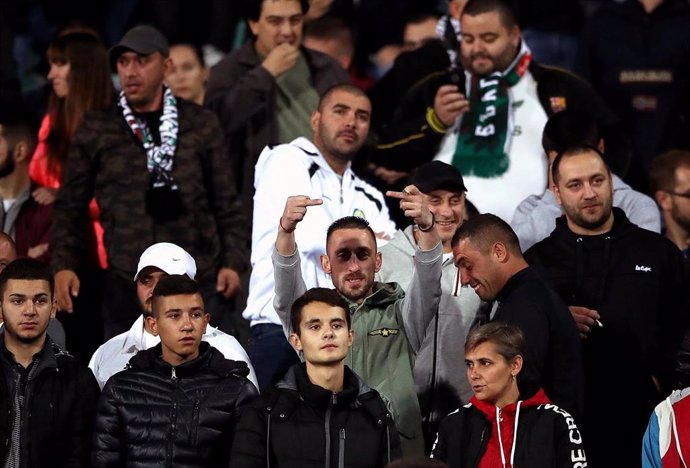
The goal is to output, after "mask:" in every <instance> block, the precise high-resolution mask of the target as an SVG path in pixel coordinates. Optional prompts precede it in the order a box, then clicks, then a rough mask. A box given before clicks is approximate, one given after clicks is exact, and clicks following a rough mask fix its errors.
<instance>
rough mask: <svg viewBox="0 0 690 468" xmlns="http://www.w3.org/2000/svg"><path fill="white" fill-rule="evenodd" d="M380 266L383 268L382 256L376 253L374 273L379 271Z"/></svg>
mask: <svg viewBox="0 0 690 468" xmlns="http://www.w3.org/2000/svg"><path fill="white" fill-rule="evenodd" d="M381 266H383V255H382V254H381V252H376V265H375V267H374V268H375V269H374V271H375V272H377V273H378V272H379V271H380V270H381Z"/></svg>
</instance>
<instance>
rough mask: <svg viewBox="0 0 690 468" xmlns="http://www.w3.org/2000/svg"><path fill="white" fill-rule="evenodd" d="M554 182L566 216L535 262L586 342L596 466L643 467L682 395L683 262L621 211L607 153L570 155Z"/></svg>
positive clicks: (589, 428)
mask: <svg viewBox="0 0 690 468" xmlns="http://www.w3.org/2000/svg"><path fill="white" fill-rule="evenodd" d="M552 176H553V182H554V191H555V194H556V198H557V200H558V203H559V204H560V205H561V207H562V208H563V211H564V212H565V215H564V216H561V217H560V218H558V219H557V220H556V229H554V230H553V232H552V233H551V235H550V236H549V237H547V238H546V239H544V240H542V241H541V242H539V243H537V244H535V245H534V246H533V247H532V248H531V249H529V250H528V251H527V252H526V254H525V258H526V259H527V261H528V262H529V263H530V264H531V265H535V266H536V267H537V268H538V270H540V273H542V274H543V276H544V278H545V279H546V280H547V281H548V282H549V284H551V286H552V287H553V288H554V289H555V290H556V292H557V293H558V295H559V296H560V297H561V298H562V299H563V300H564V301H565V302H566V304H568V306H569V309H570V312H571V314H572V316H573V318H574V319H575V322H576V323H577V325H578V328H579V330H580V335H581V336H582V338H583V341H582V349H583V351H584V353H583V359H584V367H585V382H586V385H585V392H584V397H585V418H584V420H583V426H584V434H585V440H586V450H587V457H588V458H589V461H590V462H591V464H592V466H626V467H633V466H640V450H641V449H642V446H641V441H642V435H643V434H644V431H645V428H646V425H647V421H648V419H649V415H650V414H651V412H652V410H653V409H654V406H655V405H656V404H657V403H658V402H659V401H661V400H662V399H663V397H664V396H666V395H667V394H668V392H669V391H670V390H672V389H673V387H674V386H675V379H674V378H673V368H674V365H675V362H676V359H675V358H676V353H677V350H678V347H679V344H680V341H681V338H682V336H683V332H684V331H685V329H686V326H687V323H688V311H687V306H686V304H685V300H686V296H687V283H686V282H685V280H684V272H683V265H682V259H681V255H680V252H679V251H678V248H677V247H676V246H675V245H673V243H672V242H671V241H669V240H668V239H665V238H664V237H663V236H661V235H660V234H657V233H654V232H651V231H647V230H646V229H642V228H640V227H638V226H636V225H634V224H632V223H631V222H630V221H629V220H628V218H627V217H626V216H625V213H624V212H623V211H622V210H620V209H619V208H612V197H613V195H612V179H611V171H610V170H609V168H608V167H607V165H606V163H605V159H604V156H603V155H602V154H601V153H600V152H599V150H598V149H597V148H594V147H591V146H580V147H577V146H576V147H572V148H569V149H566V150H565V151H562V152H561V153H560V154H559V155H558V156H557V157H556V159H555V160H554V162H553V166H552ZM611 390H615V394H613V395H611V398H607V396H606V395H607V392H609V391H611ZM612 405H615V407H616V408H620V409H621V410H620V411H615V410H614V409H613V408H612ZM613 427H615V428H616V437H610V435H611V432H610V431H611V428H613Z"/></svg>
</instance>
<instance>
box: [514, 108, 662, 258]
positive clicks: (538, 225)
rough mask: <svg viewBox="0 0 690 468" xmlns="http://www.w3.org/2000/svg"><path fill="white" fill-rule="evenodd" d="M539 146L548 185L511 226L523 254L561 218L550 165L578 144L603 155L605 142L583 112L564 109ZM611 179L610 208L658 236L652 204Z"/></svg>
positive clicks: (518, 211) (522, 204) (551, 120)
mask: <svg viewBox="0 0 690 468" xmlns="http://www.w3.org/2000/svg"><path fill="white" fill-rule="evenodd" d="M541 144H542V147H543V148H544V153H545V154H546V157H547V159H548V169H547V171H546V172H547V177H548V180H549V182H548V185H547V187H546V190H544V193H542V194H541V195H530V196H529V197H527V198H525V199H524V200H522V202H520V204H519V205H518V207H517V208H516V209H515V213H514V214H513V220H512V221H511V223H510V225H511V227H512V228H513V229H514V230H515V234H517V236H518V238H519V239H520V248H521V249H522V250H523V251H526V250H527V249H529V248H530V247H532V246H533V245H534V244H536V243H537V242H539V241H540V240H542V239H544V238H546V237H548V235H549V234H551V231H553V230H554V228H555V227H556V218H558V217H560V216H561V215H563V210H562V209H561V207H560V206H559V205H558V202H557V201H556V195H555V194H554V186H553V177H552V176H551V165H552V164H553V161H554V159H556V156H557V155H558V153H560V152H562V151H564V150H566V149H567V148H569V147H571V146H573V145H577V144H586V145H590V146H595V147H598V148H599V150H601V151H602V152H603V151H604V144H605V142H604V140H603V139H602V138H601V137H600V136H599V128H598V126H597V124H596V122H595V121H594V120H593V119H592V118H590V117H589V116H588V115H587V114H585V113H583V112H579V111H575V110H570V109H566V110H564V111H561V112H559V113H557V114H555V115H552V116H551V117H550V118H549V120H548V122H546V125H545V126H544V133H543V134H542V137H541ZM611 177H612V180H613V206H617V207H618V208H620V209H622V210H623V211H624V212H625V214H626V215H627V216H628V219H630V221H631V222H632V223H634V224H637V225H638V226H639V227H641V228H644V229H647V230H649V231H654V232H660V231H661V219H660V217H659V210H658V208H657V207H656V204H655V203H654V200H652V199H651V198H649V197H648V196H647V195H644V194H642V193H640V192H637V191H635V190H633V189H632V188H631V187H630V186H629V185H628V184H626V183H625V182H623V181H622V180H621V178H620V177H618V176H617V175H616V174H613V173H612V174H611Z"/></svg>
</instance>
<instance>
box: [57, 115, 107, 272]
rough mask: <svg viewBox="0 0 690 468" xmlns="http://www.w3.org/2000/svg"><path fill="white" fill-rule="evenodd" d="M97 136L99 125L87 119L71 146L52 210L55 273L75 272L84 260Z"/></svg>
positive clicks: (80, 126) (78, 130) (83, 121)
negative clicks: (81, 260) (82, 259)
mask: <svg viewBox="0 0 690 468" xmlns="http://www.w3.org/2000/svg"><path fill="white" fill-rule="evenodd" d="M97 135H98V129H97V125H96V124H94V123H93V122H92V121H91V120H89V119H88V118H84V119H83V120H82V123H81V125H79V128H78V129H77V132H76V133H75V135H74V138H73V139H72V143H71V144H70V150H69V153H68V155H67V161H66V162H65V166H64V177H63V181H62V185H61V186H60V189H59V190H58V193H57V198H56V200H55V208H54V211H53V229H54V233H53V242H52V245H51V248H52V260H51V261H52V266H53V270H55V271H60V270H72V271H74V270H76V269H77V267H78V266H79V258H81V257H83V253H84V245H85V244H86V239H85V235H86V232H87V229H86V223H88V222H90V218H89V203H90V202H91V199H92V198H93V191H94V180H95V174H94V168H93V159H94V155H93V154H91V152H92V151H94V150H95V142H94V139H95V137H96V136H97Z"/></svg>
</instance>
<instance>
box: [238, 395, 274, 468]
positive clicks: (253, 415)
mask: <svg viewBox="0 0 690 468" xmlns="http://www.w3.org/2000/svg"><path fill="white" fill-rule="evenodd" d="M266 438H267V426H266V415H265V414H264V412H263V411H261V410H260V409H258V408H257V407H255V406H254V405H249V406H245V407H244V409H243V410H242V412H241V416H240V420H239V422H238V424H237V426H236V428H235V440H234V441H233V443H232V453H231V455H230V466H231V467H233V468H266V467H267V466H268V464H267V457H269V456H270V455H269V454H267V448H266Z"/></svg>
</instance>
